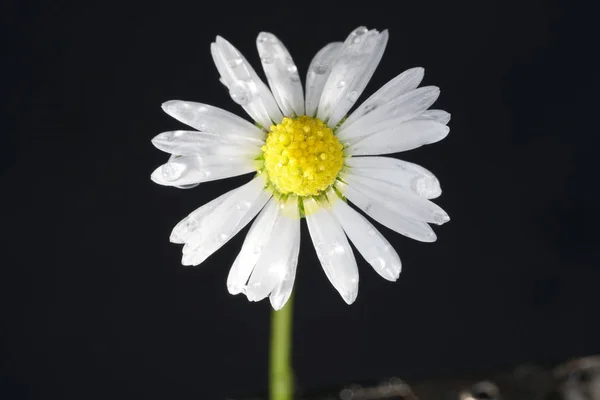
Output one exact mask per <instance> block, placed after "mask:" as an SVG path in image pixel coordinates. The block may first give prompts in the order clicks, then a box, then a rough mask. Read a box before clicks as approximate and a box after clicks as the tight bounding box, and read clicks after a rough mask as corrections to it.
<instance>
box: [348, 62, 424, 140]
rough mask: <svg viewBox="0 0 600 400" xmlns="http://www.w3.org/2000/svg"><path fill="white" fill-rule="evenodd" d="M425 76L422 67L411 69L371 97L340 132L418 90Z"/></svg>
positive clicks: (349, 118) (353, 113)
mask: <svg viewBox="0 0 600 400" xmlns="http://www.w3.org/2000/svg"><path fill="white" fill-rule="evenodd" d="M424 75H425V70H424V69H423V68H421V67H417V68H411V69H408V70H406V71H404V72H402V73H401V74H400V75H398V76H396V77H395V78H394V79H392V80H391V81H389V82H388V83H386V84H385V85H383V86H382V87H381V89H379V90H378V91H377V92H375V93H373V95H371V97H369V98H368V99H367V100H365V101H364V102H363V103H362V104H361V105H360V106H359V107H358V108H357V109H356V110H354V111H353V112H352V114H351V115H350V116H349V117H348V119H346V121H344V124H343V125H342V126H341V127H340V129H339V130H338V132H343V131H345V130H346V129H348V128H349V127H350V126H351V125H352V124H353V123H354V122H356V121H358V120H359V119H360V118H361V117H363V116H365V115H367V114H369V113H371V112H373V111H375V110H376V109H378V108H379V107H381V106H383V105H385V104H387V103H389V102H390V101H392V100H394V99H396V98H398V97H400V96H402V95H403V94H405V93H408V92H410V91H411V90H414V89H416V88H417V87H418V86H419V84H420V83H421V81H422V80H423V76H424Z"/></svg>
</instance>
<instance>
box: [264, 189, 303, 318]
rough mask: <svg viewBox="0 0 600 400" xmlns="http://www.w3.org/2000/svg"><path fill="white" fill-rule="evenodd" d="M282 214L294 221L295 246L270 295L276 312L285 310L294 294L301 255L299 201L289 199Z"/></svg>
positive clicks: (282, 209)
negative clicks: (284, 307)
mask: <svg viewBox="0 0 600 400" xmlns="http://www.w3.org/2000/svg"><path fill="white" fill-rule="evenodd" d="M280 210H281V214H282V215H283V216H284V217H285V218H290V219H292V220H293V221H294V228H293V229H294V235H295V236H294V239H293V240H294V246H293V247H292V250H291V251H290V255H289V259H288V262H287V263H286V265H287V270H286V273H285V275H284V277H283V278H282V279H281V281H280V282H279V283H278V284H277V286H275V289H273V291H272V292H271V294H270V295H269V300H270V302H271V306H272V307H273V308H274V309H275V310H280V309H282V308H283V306H284V305H285V303H287V301H288V300H289V298H290V295H291V294H292V289H293V288H294V280H295V279H296V267H297V266H298V254H299V253H300V215H299V212H298V199H297V198H293V197H289V198H288V200H287V201H286V203H285V206H284V207H282V208H281V209H280Z"/></svg>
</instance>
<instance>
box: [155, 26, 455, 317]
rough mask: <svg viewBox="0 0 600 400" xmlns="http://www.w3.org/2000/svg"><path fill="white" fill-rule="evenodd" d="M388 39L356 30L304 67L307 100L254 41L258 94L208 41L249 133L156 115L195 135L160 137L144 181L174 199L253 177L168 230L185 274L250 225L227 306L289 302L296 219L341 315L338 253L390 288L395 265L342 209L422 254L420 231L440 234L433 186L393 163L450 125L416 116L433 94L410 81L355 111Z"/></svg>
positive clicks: (369, 230)
mask: <svg viewBox="0 0 600 400" xmlns="http://www.w3.org/2000/svg"><path fill="white" fill-rule="evenodd" d="M387 40H388V33H387V31H383V32H378V31H376V30H368V29H367V28H364V27H360V28H357V29H355V30H354V31H353V32H352V33H351V34H350V35H349V36H348V38H347V39H346V40H345V41H344V42H343V43H341V42H334V43H330V44H328V45H327V46H325V47H323V48H322V49H321V50H320V51H319V52H318V53H317V54H316V55H315V57H314V58H313V60H312V62H311V64H310V67H309V71H308V74H307V77H306V94H305V93H304V91H303V87H302V84H301V82H300V76H299V75H298V70H297V68H296V66H295V64H294V62H293V60H292V58H291V56H290V54H289V52H288V51H287V49H286V48H285V47H284V45H283V44H282V43H281V42H280V41H279V40H278V39H277V38H276V37H275V36H274V35H272V34H270V33H264V32H263V33H261V34H260V35H259V36H258V39H257V47H258V52H259V54H260V57H261V62H262V66H263V69H264V72H265V75H266V77H267V80H268V83H269V86H270V90H269V88H268V87H267V85H265V83H263V81H262V80H261V79H260V78H259V77H258V75H257V74H256V72H255V71H254V69H253V68H252V67H251V66H250V64H249V63H248V62H247V61H246V59H245V58H244V57H243V56H242V54H241V53H240V52H239V51H238V50H237V49H236V48H235V47H233V46H232V45H231V44H230V43H229V42H227V41H226V40H225V39H223V38H221V37H217V39H216V41H215V42H214V43H212V44H211V53H212V56H213V60H214V62H215V64H216V67H217V69H218V71H219V74H220V76H221V82H222V83H223V84H224V85H225V86H226V87H227V89H228V90H229V93H230V95H231V98H232V99H233V100H234V101H235V102H236V103H238V104H239V105H241V106H242V107H243V108H244V110H245V111H246V112H247V113H248V114H249V115H250V116H251V117H252V119H253V120H254V121H255V124H251V123H250V122H248V121H246V120H244V119H242V118H240V117H237V116H235V115H234V114H231V113H229V112H227V111H224V110H222V109H219V108H215V107H212V106H209V105H206V104H200V103H193V102H187V101H178V100H174V101H169V102H166V103H164V104H163V109H164V110H165V112H167V113H168V114H169V115H171V116H172V117H174V118H175V119H177V120H179V121H181V122H183V123H185V124H187V125H189V126H191V127H192V128H194V129H196V130H195V131H181V130H180V131H171V132H165V133H162V134H160V135H158V136H157V137H155V138H154V139H153V141H152V142H153V143H154V145H155V146H156V147H157V148H159V149H160V150H163V151H165V152H167V153H170V154H171V158H170V159H169V162H167V163H166V164H164V165H162V166H160V167H159V168H158V169H156V170H155V171H154V173H153V174H152V180H153V181H155V182H156V183H159V184H162V185H167V186H174V187H179V188H189V187H193V186H195V185H197V184H199V183H201V182H207V181H212V180H217V179H223V178H228V177H232V176H236V175H243V174H248V173H255V177H254V178H253V179H252V180H251V181H250V182H248V183H246V184H245V185H243V186H241V187H239V188H237V189H234V190H232V191H230V192H228V193H225V194H223V195H222V196H220V197H218V198H216V199H214V200H213V201H211V202H209V203H207V204H205V205H203V206H202V207H200V208H198V209H197V210H196V211H194V212H192V213H191V214H190V215H188V216H187V217H186V218H184V219H183V220H182V221H181V222H180V223H179V224H177V226H176V227H175V228H174V229H173V232H172V234H171V241H172V242H175V243H182V244H184V246H183V259H182V263H183V264H184V265H198V264H200V263H201V262H203V261H204V260H206V258H208V257H209V256H210V255H211V254H212V253H214V252H215V251H216V250H218V249H219V248H220V247H221V246H223V244H225V243H226V242H227V241H228V240H229V239H231V238H232V237H233V236H235V235H236V234H237V233H238V232H239V231H240V230H241V229H242V228H243V227H244V226H246V225H247V224H248V223H250V221H252V219H254V218H255V217H256V219H255V220H254V222H253V223H252V226H251V227H250V230H249V232H248V234H247V236H246V239H245V241H244V244H243V245H242V249H241V251H240V252H239V254H238V256H237V258H236V259H235V261H234V263H233V266H232V267H231V270H230V272H229V276H228V279H227V287H228V290H229V292H230V293H232V294H238V293H244V294H245V295H246V296H247V297H248V299H249V300H251V301H258V300H262V299H264V298H265V297H267V296H268V297H269V298H270V301H271V304H272V306H273V307H274V308H275V309H279V308H281V307H283V305H284V304H285V303H286V301H287V300H288V298H289V296H290V294H291V291H292V287H293V284H294V278H295V276H296V266H297V263H298V253H299V249H300V220H301V219H302V218H306V221H307V224H308V229H309V232H310V236H311V239H312V242H313V244H314V246H315V249H316V252H317V255H318V257H319V260H320V262H321V265H322V266H323V270H324V271H325V275H327V277H328V278H329V280H330V281H331V283H332V284H333V286H334V287H335V288H336V289H337V290H338V292H339V293H340V294H341V296H342V298H343V299H344V300H345V301H346V302H347V303H348V304H351V303H352V302H354V300H355V299H356V296H357V294H358V269H357V265H356V260H355V258H354V254H353V252H352V249H351V247H350V244H349V242H348V239H350V241H351V242H352V243H353V244H354V245H355V247H356V248H357V250H358V251H359V252H360V253H361V255H362V256H363V257H364V258H365V259H366V261H367V262H368V263H369V264H371V266H372V267H373V268H374V269H375V271H377V272H378V273H379V274H380V275H381V276H382V277H383V278H385V279H387V280H390V281H395V280H396V279H398V276H399V274H400V270H401V263H400V258H399V257H398V254H397V253H396V251H395V250H394V249H393V248H392V246H391V245H390V244H389V243H388V241H387V240H386V239H385V238H384V237H383V235H381V233H379V231H378V230H377V229H376V228H375V227H374V226H373V225H372V224H371V223H370V222H369V221H368V220H367V219H366V218H365V217H363V216H362V215H361V214H359V213H358V212H356V211H355V210H354V209H353V208H351V207H350V206H349V205H348V204H347V201H348V200H349V201H351V202H352V203H354V204H355V205H356V206H357V207H358V208H360V209H361V210H362V211H363V212H364V213H365V214H367V215H368V216H370V217H371V218H373V219H374V220H376V221H378V222H379V223H381V224H382V225H384V226H386V227H388V228H390V229H392V230H394V231H396V232H398V233H401V234H403V235H405V236H408V237H410V238H413V239H415V240H419V241H423V242H433V241H435V240H436V236H435V233H434V232H433V230H432V229H431V227H430V226H429V224H430V223H434V224H443V223H445V222H447V221H448V220H449V217H448V214H446V213H445V212H444V211H443V210H442V209H441V208H440V207H438V206H437V205H435V204H434V203H433V202H431V201H430V199H433V198H436V197H437V196H439V195H440V194H441V188H440V184H439V182H438V180H437V179H436V178H435V176H434V175H433V174H432V173H431V172H429V171H427V170H426V169H424V168H422V167H420V166H418V165H416V164H412V163H409V162H406V161H401V160H398V159H395V158H389V157H379V156H375V155H380V154H388V153H396V152H400V151H406V150H410V149H414V148H416V147H420V146H422V145H424V144H429V143H434V142H437V141H439V140H441V139H443V138H444V137H446V135H447V134H448V132H449V128H448V127H447V126H446V125H447V123H448V121H449V120H450V114H448V113H447V112H445V111H441V110H428V109H429V107H430V106H431V105H432V104H433V103H434V102H435V100H436V99H437V97H438V96H439V89H438V88H437V87H435V86H425V87H421V88H418V86H419V83H420V82H421V80H422V79H423V72H424V71H423V69H422V68H413V69H410V70H407V71H405V72H403V73H401V74H400V75H398V76H396V77H395V78H394V79H392V80H391V81H390V82H388V83H387V84H386V85H384V86H383V87H382V88H381V89H379V90H378V91H377V92H376V93H375V94H373V95H372V96H371V97H369V98H368V99H367V100H366V101H364V102H363V103H362V104H361V105H359V106H358V107H357V108H356V109H355V110H354V111H353V112H352V113H351V114H348V112H349V111H350V109H351V108H352V107H353V106H354V104H355V103H356V101H357V100H358V98H359V96H360V94H361V93H362V91H363V90H364V88H365V86H366V85H367V83H368V81H369V79H370V78H371V76H372V74H373V72H374V71H375V68H376V67H377V65H378V64H379V61H380V59H381V57H382V55H383V51H384V49H385V46H386V43H387Z"/></svg>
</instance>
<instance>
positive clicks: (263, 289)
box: [246, 213, 300, 307]
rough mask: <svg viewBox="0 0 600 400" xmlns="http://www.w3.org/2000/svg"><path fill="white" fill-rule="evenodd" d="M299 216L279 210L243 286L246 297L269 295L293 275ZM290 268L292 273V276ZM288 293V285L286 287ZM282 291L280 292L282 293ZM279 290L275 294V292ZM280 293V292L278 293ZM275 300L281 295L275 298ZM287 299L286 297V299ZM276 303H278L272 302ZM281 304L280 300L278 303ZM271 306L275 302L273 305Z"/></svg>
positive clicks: (254, 299) (260, 298)
mask: <svg viewBox="0 0 600 400" xmlns="http://www.w3.org/2000/svg"><path fill="white" fill-rule="evenodd" d="M299 234H300V220H299V219H298V218H288V217H286V216H284V215H282V214H281V213H279V218H277V221H276V222H275V226H274V227H273V231H272V233H271V237H270V239H269V242H268V243H267V245H266V246H265V251H263V252H261V254H260V257H259V259H258V261H257V263H256V267H254V271H252V275H251V276H250V279H249V280H248V286H247V287H246V296H247V297H248V300H250V301H260V300H262V299H264V298H265V297H267V296H269V294H271V292H273V291H274V289H276V288H277V286H278V285H279V284H280V283H281V282H282V281H284V280H286V279H288V280H289V279H290V278H291V279H292V281H291V283H292V285H293V279H294V278H293V276H295V271H296V264H297V262H298V249H299V247H298V246H299ZM292 272H293V273H294V275H293V276H292V275H291V274H292ZM289 290H290V293H291V287H290V288H289ZM285 294H286V293H283V295H284V296H285ZM277 295H279V293H277V294H276V296H277ZM280 297H281V296H280ZM277 300H279V302H281V301H283V298H282V299H277ZM286 300H287V299H286ZM276 305H277V306H278V305H279V304H276ZM281 306H282V307H283V304H281ZM274 307H275V305H274Z"/></svg>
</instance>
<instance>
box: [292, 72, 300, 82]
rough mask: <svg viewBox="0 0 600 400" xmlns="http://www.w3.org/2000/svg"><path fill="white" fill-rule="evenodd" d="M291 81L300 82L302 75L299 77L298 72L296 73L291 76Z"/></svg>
mask: <svg viewBox="0 0 600 400" xmlns="http://www.w3.org/2000/svg"><path fill="white" fill-rule="evenodd" d="M290 79H291V80H292V82H299V81H300V75H298V73H297V72H294V73H293V74H291V75H290Z"/></svg>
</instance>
